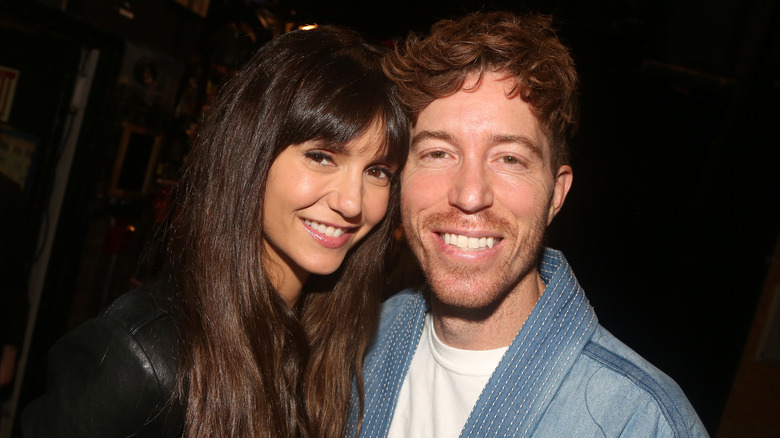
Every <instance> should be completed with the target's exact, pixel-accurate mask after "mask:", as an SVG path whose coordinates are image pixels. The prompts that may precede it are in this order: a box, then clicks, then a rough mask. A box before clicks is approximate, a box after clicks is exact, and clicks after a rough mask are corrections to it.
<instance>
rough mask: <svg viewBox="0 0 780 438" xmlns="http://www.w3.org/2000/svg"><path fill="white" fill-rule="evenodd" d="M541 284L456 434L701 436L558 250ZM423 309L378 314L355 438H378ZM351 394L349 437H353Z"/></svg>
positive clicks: (414, 299) (672, 386) (418, 299)
mask: <svg viewBox="0 0 780 438" xmlns="http://www.w3.org/2000/svg"><path fill="white" fill-rule="evenodd" d="M540 274H541V277H542V280H543V281H544V282H545V284H546V285H547V286H546V288H545V291H544V293H543V294H542V296H541V298H540V299H539V301H538V303H537V304H536V306H535V307H534V309H533V311H532V313H531V315H530V316H529V317H528V320H527V321H526V322H525V324H524V325H523V327H522V329H521V330H520V332H519V333H518V334H517V336H516V337H515V340H514V341H513V342H512V344H511V345H510V346H509V348H508V350H507V352H506V354H505V355H504V357H503V358H502V359H501V361H500V363H499V364H498V366H497V368H496V370H495V371H494V372H493V374H492V375H491V377H490V379H489V381H488V383H487V385H486V386H485V388H484V389H483V390H482V393H481V394H480V396H479V399H478V400H477V403H476V405H475V406H474V408H473V410H472V411H471V414H470V415H469V418H468V421H467V422H466V425H465V426H464V428H463V430H462V431H461V434H460V436H461V437H530V436H533V437H554V438H561V437H577V438H580V437H618V436H619V437H707V436H708V435H707V431H706V430H705V429H704V426H703V425H702V423H701V421H700V420H699V417H698V416H697V415H696V412H695V411H694V409H693V407H692V406H691V405H690V403H689V402H688V400H687V398H686V397H685V394H683V392H682V390H681V389H680V388H679V386H678V385H677V384H676V383H675V382H674V381H673V380H672V379H671V378H669V377H668V376H666V375H665V374H663V373H662V372H661V371H659V370H658V369H657V368H655V367H654V366H653V365H651V364H650V363H649V362H647V361H646V360H644V359H643V358H642V357H640V356H639V355H638V354H637V353H635V352H634V351H632V350H631V349H630V348H628V347H627V346H626V345H624V344H623V343H622V342H620V341H619V340H618V339H617V338H615V337H614V336H613V335H612V334H610V333H609V332H608V331H607V330H605V329H604V328H603V327H601V326H600V325H599V324H598V320H597V318H596V314H595V313H594V311H593V308H592V307H591V306H590V304H589V303H588V299H587V298H586V297H585V293H584V292H583V290H582V288H581V287H580V286H579V284H578V283H577V280H576V278H575V277H574V274H573V272H572V271H571V268H570V267H569V264H568V263H567V262H566V259H565V258H564V256H563V254H562V253H561V252H559V251H556V250H552V249H546V250H545V253H544V257H543V261H542V263H541V266H540ZM426 310H427V308H426V303H425V300H424V298H423V297H422V295H421V294H419V293H416V292H414V291H411V290H405V291H403V292H400V293H398V294H397V295H395V296H393V297H392V298H390V299H389V300H388V301H387V302H385V304H384V306H383V308H382V316H381V320H380V326H379V332H378V336H377V338H376V340H375V341H374V344H373V346H372V347H371V349H370V350H369V353H368V355H367V357H366V361H365V365H364V381H365V413H364V418H363V424H362V427H361V430H360V437H365V438H368V437H371V438H374V437H385V436H387V432H388V430H389V428H390V422H391V420H392V417H393V411H394V409H395V404H396V401H397V399H398V393H399V391H400V390H401V384H402V383H403V381H404V376H405V375H406V372H407V370H408V368H409V364H410V362H411V360H412V356H413V355H414V352H415V350H416V348H417V343H418V341H419V340H420V335H421V333H422V327H423V319H424V316H425V312H426ZM356 406H357V402H356V397H353V408H352V409H351V411H350V419H349V424H348V430H347V436H348V437H352V436H354V435H355V429H356V427H357V407H356Z"/></svg>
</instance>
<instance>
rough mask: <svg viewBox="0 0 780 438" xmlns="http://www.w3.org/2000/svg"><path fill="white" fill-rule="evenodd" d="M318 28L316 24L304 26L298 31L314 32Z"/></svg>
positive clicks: (299, 27)
mask: <svg viewBox="0 0 780 438" xmlns="http://www.w3.org/2000/svg"><path fill="white" fill-rule="evenodd" d="M316 28H317V25H316V24H304V25H303V26H298V29H300V30H312V29H316Z"/></svg>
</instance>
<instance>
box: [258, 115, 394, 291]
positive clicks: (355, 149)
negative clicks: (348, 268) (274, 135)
mask: <svg viewBox="0 0 780 438" xmlns="http://www.w3.org/2000/svg"><path fill="white" fill-rule="evenodd" d="M382 128H383V127H382V125H381V124H375V125H374V126H373V127H372V128H371V129H369V130H367V131H366V132H365V133H364V134H363V135H362V136H361V137H358V138H357V139H355V140H353V141H351V142H349V143H347V144H346V145H345V146H343V147H339V146H334V145H330V144H327V143H323V142H320V141H307V142H305V143H301V144H296V145H291V146H289V147H288V148H287V149H285V150H284V151H282V153H281V154H279V156H278V157H277V158H276V160H275V161H274V162H273V164H271V169H270V172H269V173H268V182H267V184H266V193H265V201H264V217H263V229H264V237H265V242H264V243H265V247H266V250H267V253H268V254H269V257H270V259H271V260H270V261H271V262H272V263H271V264H270V265H269V269H270V270H271V275H272V277H271V278H272V280H273V282H274V286H275V287H276V288H277V289H278V290H279V291H280V293H282V295H283V296H284V297H285V299H287V300H288V302H289V301H295V300H296V299H297V296H298V294H300V289H301V286H302V285H303V283H304V282H305V281H306V278H308V275H309V274H320V275H325V274H330V273H332V272H334V271H335V270H336V269H338V267H339V266H341V263H342V262H343V261H344V256H345V255H346V254H347V251H349V249H350V248H352V247H353V246H355V244H357V243H358V241H360V239H362V238H363V237H364V236H365V235H366V234H367V233H368V232H369V231H370V230H371V228H373V227H374V226H375V225H376V224H377V223H379V222H380V221H381V220H382V218H383V217H384V215H385V212H386V211H387V202H388V199H389V196H390V177H391V175H392V172H393V171H394V170H395V167H394V166H391V165H390V164H389V163H388V160H387V158H386V157H384V156H379V155H378V150H379V146H380V144H381V143H382V140H383V138H384V137H383V135H384V130H383V129H382Z"/></svg>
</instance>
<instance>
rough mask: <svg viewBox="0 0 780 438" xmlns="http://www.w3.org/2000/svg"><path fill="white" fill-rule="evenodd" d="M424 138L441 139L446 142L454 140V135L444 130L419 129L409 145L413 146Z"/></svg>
mask: <svg viewBox="0 0 780 438" xmlns="http://www.w3.org/2000/svg"><path fill="white" fill-rule="evenodd" d="M425 140H442V141H445V142H448V143H452V142H453V141H455V137H453V136H452V134H450V133H449V132H446V131H420V132H418V133H417V134H415V136H414V137H412V142H411V146H412V147H415V146H416V145H417V144H418V143H421V142H423V141H425Z"/></svg>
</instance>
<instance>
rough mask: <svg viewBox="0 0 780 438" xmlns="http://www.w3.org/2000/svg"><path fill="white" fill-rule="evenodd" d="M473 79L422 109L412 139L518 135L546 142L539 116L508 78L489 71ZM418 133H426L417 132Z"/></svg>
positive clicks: (487, 138) (509, 138)
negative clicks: (422, 134) (479, 78)
mask: <svg viewBox="0 0 780 438" xmlns="http://www.w3.org/2000/svg"><path fill="white" fill-rule="evenodd" d="M475 80H476V79H474V78H472V79H471V83H469V82H467V83H465V84H464V87H463V88H461V90H459V91H458V92H456V93H454V94H452V95H449V96H445V97H442V98H439V99H436V100H434V101H433V102H431V103H430V104H429V105H428V106H427V107H426V108H425V109H423V110H422V111H421V112H420V113H419V115H418V117H417V120H416V123H415V124H414V125H413V126H412V128H411V133H412V136H413V140H414V139H424V138H425V139H428V138H439V139H442V140H444V139H446V138H450V139H457V138H463V137H471V138H474V137H480V138H482V139H483V140H484V141H490V142H494V141H498V140H496V139H499V140H500V139H507V141H513V140H518V139H521V140H522V142H523V143H528V142H529V140H530V143H533V144H535V145H537V146H538V147H540V148H541V147H543V145H546V136H545V135H543V132H542V129H541V127H540V124H539V121H538V119H537V118H536V116H535V115H534V114H533V112H532V110H531V106H530V105H529V104H528V103H526V102H524V101H523V100H522V99H521V98H520V96H519V95H518V93H516V92H513V84H514V82H513V81H512V80H511V79H507V78H506V77H505V75H498V74H495V73H491V74H486V75H485V76H484V77H482V79H481V80H480V81H479V83H476V82H475ZM468 85H472V86H471V87H468ZM421 133H426V134H425V135H424V136H420V134H421ZM432 133H435V135H432Z"/></svg>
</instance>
